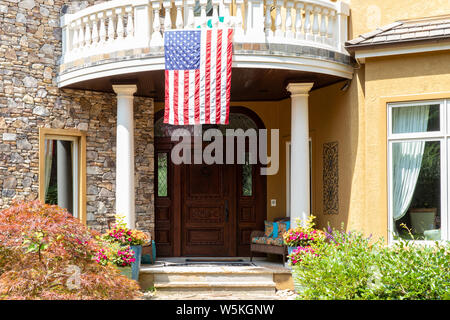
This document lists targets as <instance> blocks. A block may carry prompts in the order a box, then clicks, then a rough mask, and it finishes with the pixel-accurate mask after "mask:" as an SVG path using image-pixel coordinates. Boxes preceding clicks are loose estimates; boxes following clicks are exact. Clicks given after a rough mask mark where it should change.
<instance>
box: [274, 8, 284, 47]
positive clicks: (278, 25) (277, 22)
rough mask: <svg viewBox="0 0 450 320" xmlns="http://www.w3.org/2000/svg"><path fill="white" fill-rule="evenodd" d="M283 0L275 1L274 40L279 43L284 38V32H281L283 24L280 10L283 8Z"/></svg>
mask: <svg viewBox="0 0 450 320" xmlns="http://www.w3.org/2000/svg"><path fill="white" fill-rule="evenodd" d="M283 2H284V1H283V0H276V7H275V10H276V12H275V38H276V39H277V41H279V42H281V41H282V39H283V36H284V34H283V33H284V32H283V30H282V27H283V22H282V20H281V19H282V17H281V8H282V7H283Z"/></svg>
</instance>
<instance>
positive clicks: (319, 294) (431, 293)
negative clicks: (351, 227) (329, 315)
mask: <svg viewBox="0 0 450 320" xmlns="http://www.w3.org/2000/svg"><path fill="white" fill-rule="evenodd" d="M326 236H327V239H326V240H325V241H323V242H320V243H316V244H314V245H313V246H312V248H313V249H314V252H315V253H316V254H306V255H304V256H303V257H302V261H300V262H299V263H298V264H296V265H295V266H294V267H293V276H294V279H295V281H296V283H298V285H299V288H300V290H299V298H300V299H447V298H448V297H449V294H448V293H449V291H450V264H449V263H450V250H449V246H448V245H447V246H444V245H440V244H438V243H436V245H432V246H423V245H422V246H419V245H417V244H414V243H413V242H407V241H400V242H398V243H396V244H394V245H392V246H389V247H388V246H384V245H383V242H382V240H381V239H380V240H379V241H375V242H373V241H371V240H370V239H369V238H365V237H364V236H363V235H362V234H361V233H358V232H350V233H345V232H344V231H343V230H341V231H339V230H331V229H329V230H328V232H327V234H326Z"/></svg>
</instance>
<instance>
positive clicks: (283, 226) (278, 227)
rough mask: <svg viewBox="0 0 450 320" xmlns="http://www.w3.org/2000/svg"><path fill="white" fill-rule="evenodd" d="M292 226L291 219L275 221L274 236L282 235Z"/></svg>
mask: <svg viewBox="0 0 450 320" xmlns="http://www.w3.org/2000/svg"><path fill="white" fill-rule="evenodd" d="M290 226H291V222H290V221H280V222H274V223H273V234H272V237H273V238H278V237H282V236H283V234H284V233H285V232H286V231H288V230H289V228H290Z"/></svg>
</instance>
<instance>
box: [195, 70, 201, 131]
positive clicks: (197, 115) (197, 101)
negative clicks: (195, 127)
mask: <svg viewBox="0 0 450 320" xmlns="http://www.w3.org/2000/svg"><path fill="white" fill-rule="evenodd" d="M194 110H195V118H194V123H195V124H199V123H200V70H195V100H194Z"/></svg>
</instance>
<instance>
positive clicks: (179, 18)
mask: <svg viewBox="0 0 450 320" xmlns="http://www.w3.org/2000/svg"><path fill="white" fill-rule="evenodd" d="M175 7H176V8H177V18H176V20H175V27H176V28H177V29H183V27H184V22H183V12H182V11H183V0H175Z"/></svg>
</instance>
